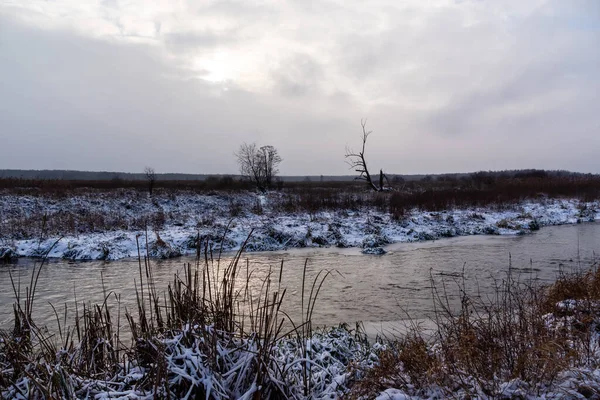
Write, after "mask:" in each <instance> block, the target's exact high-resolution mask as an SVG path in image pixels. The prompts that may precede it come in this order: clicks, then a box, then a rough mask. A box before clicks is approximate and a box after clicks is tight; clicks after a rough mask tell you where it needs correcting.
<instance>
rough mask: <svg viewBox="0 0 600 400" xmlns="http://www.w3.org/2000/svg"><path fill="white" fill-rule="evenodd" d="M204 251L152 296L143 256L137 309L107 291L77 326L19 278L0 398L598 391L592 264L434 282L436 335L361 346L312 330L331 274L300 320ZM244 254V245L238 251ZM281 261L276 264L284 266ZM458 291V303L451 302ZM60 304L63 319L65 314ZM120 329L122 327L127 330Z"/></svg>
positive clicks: (277, 287) (275, 280)
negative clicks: (472, 282)
mask: <svg viewBox="0 0 600 400" xmlns="http://www.w3.org/2000/svg"><path fill="white" fill-rule="evenodd" d="M204 248H205V251H204V253H202V254H200V253H199V254H198V255H199V257H198V258H197V262H196V264H195V265H194V264H188V265H186V268H185V269H184V271H183V276H181V275H176V276H174V278H173V282H172V284H171V285H170V286H169V287H168V290H167V291H166V293H157V292H156V290H155V288H154V284H153V278H152V274H153V272H152V265H151V264H150V263H149V262H148V259H147V258H142V257H140V258H139V270H138V271H136V275H137V276H138V279H136V287H135V288H134V289H133V290H135V291H136V293H137V298H138V302H137V309H136V310H124V314H125V318H124V319H125V320H126V321H127V322H128V323H127V327H121V325H122V324H121V319H122V318H121V310H120V309H119V308H118V307H116V311H115V307H114V304H113V305H111V304H110V303H111V302H114V301H115V300H116V301H117V305H118V296H117V295H115V294H114V293H106V295H105V301H104V302H103V303H102V304H98V305H90V304H83V305H82V306H78V309H77V310H76V315H77V318H76V321H75V324H74V325H73V326H71V327H68V326H67V324H66V322H64V320H63V322H62V323H59V330H58V332H56V333H50V332H48V331H47V330H46V329H45V328H43V327H38V326H36V325H35V322H34V321H33V320H32V317H31V315H32V310H33V307H34V304H35V300H36V299H35V287H36V283H37V276H38V275H39V271H40V269H41V268H44V264H43V263H42V264H41V265H40V266H38V267H36V268H35V269H34V270H33V271H32V277H31V280H30V282H29V285H28V286H27V287H26V288H25V290H24V293H25V294H24V295H21V292H22V288H21V287H20V285H19V283H18V282H15V284H14V290H15V304H14V315H15V320H14V328H13V329H12V330H10V331H1V332H0V338H1V339H0V391H1V393H2V397H3V398H11V399H12V398H16V399H31V398H33V399H36V398H47V399H50V398H65V399H72V398H96V399H108V398H120V399H132V398H134V399H151V398H172V399H191V398H194V399H196V398H199V399H230V398H241V399H261V398H265V399H267V398H269V399H270V398H273V399H277V398H282V399H283V398H293V399H309V398H310V399H313V398H315V399H316V398H327V399H332V398H338V397H344V398H350V399H352V398H356V399H358V398H364V399H366V398H378V399H407V398H415V399H421V398H422V399H431V398H438V399H439V398H464V399H471V398H482V399H499V398H507V399H509V398H518V399H526V398H565V399H566V398H598V397H599V396H600V351H599V350H600V349H599V347H598V346H599V335H598V329H597V327H598V326H599V324H598V323H599V321H600V318H599V315H600V313H599V312H600V271H599V270H598V269H597V265H593V266H592V267H591V268H590V269H589V270H588V271H579V272H575V273H568V274H567V273H565V274H561V275H560V276H558V278H557V281H556V282H555V283H554V284H552V285H550V286H548V287H538V286H536V285H535V282H534V281H531V280H528V279H527V278H526V277H525V278H523V277H522V276H519V275H516V273H515V272H514V271H511V270H509V271H508V273H507V275H506V276H505V278H504V279H502V280H501V281H498V282H497V286H496V291H495V295H493V296H488V297H483V296H480V295H478V293H468V292H467V290H466V284H465V281H464V278H463V276H456V277H451V278H447V277H446V278H445V279H446V280H445V281H436V280H434V278H433V277H432V281H431V287H432V300H433V302H434V304H435V310H436V312H435V314H434V315H433V317H432V319H433V322H434V323H435V326H436V330H434V331H433V333H428V334H424V333H423V332H422V331H421V329H420V327H419V326H418V325H417V324H416V323H415V324H414V325H413V328H412V329H411V330H409V332H408V333H406V334H405V335H403V336H400V337H396V338H388V339H385V340H384V339H379V340H377V341H375V342H374V343H373V342H369V341H368V340H367V338H366V336H365V335H364V333H362V331H361V330H360V329H358V328H357V329H356V330H351V329H349V328H348V327H347V326H341V327H338V328H332V329H327V330H318V329H313V327H312V326H311V314H312V310H313V309H314V307H316V306H318V305H315V304H316V301H317V298H318V294H319V290H320V289H321V288H322V286H321V285H322V283H323V280H324V279H335V274H333V276H330V275H331V274H330V273H328V272H327V271H324V272H322V273H321V274H319V275H317V276H316V277H307V276H305V277H304V282H305V283H304V284H303V288H302V292H301V297H302V298H301V300H300V301H301V303H302V309H303V313H302V319H301V321H291V320H290V319H289V318H288V317H287V314H286V313H285V310H282V309H281V304H282V300H283V298H284V297H285V294H286V290H285V288H284V287H283V282H281V270H277V269H275V270H272V271H271V273H269V274H268V275H267V276H266V277H265V278H264V279H263V282H262V285H261V286H260V288H259V289H258V290H257V289H254V290H253V289H252V287H251V286H250V285H249V284H248V282H249V280H250V277H251V275H252V273H253V272H252V270H251V269H250V266H249V265H248V264H245V263H243V262H240V256H241V251H240V252H239V253H238V254H237V256H236V257H234V259H233V260H232V261H231V262H227V263H223V264H222V263H221V261H220V257H218V255H213V254H211V253H210V251H209V250H208V249H207V248H208V247H204ZM242 248H243V247H242ZM281 268H283V264H282V265H281ZM456 293H458V294H459V296H460V299H461V302H460V307H459V309H458V310H457V309H454V308H452V307H451V306H450V302H449V298H450V296H451V295H454V294H456ZM60 314H61V313H60V311H59V310H56V317H57V321H60V320H61V317H60ZM123 329H127V330H128V334H125V332H124V331H123Z"/></svg>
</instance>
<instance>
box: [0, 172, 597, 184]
mask: <svg viewBox="0 0 600 400" xmlns="http://www.w3.org/2000/svg"><path fill="white" fill-rule="evenodd" d="M586 175H587V176H590V175H592V174H583V173H579V172H569V171H563V170H556V171H546V170H537V169H525V170H505V171H480V172H472V173H444V174H387V177H388V178H389V179H390V180H391V181H394V182H399V181H420V180H425V181H431V180H437V181H444V180H447V181H450V180H455V179H461V178H470V177H479V178H483V177H491V178H513V177H516V178H518V177H566V176H586ZM0 178H18V179H29V180H66V181H145V180H146V175H145V174H144V173H142V172H140V173H132V172H110V171H71V170H58V169H56V170H24V169H0ZM156 179H157V180H161V181H203V180H207V179H209V180H215V179H217V180H218V179H225V180H230V179H233V180H240V179H241V176H239V175H235V174H182V173H156ZM278 179H280V180H282V181H284V182H348V181H353V180H355V176H353V175H293V176H291V175H289V176H280V177H278Z"/></svg>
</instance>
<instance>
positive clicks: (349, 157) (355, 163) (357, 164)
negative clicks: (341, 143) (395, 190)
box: [346, 119, 389, 192]
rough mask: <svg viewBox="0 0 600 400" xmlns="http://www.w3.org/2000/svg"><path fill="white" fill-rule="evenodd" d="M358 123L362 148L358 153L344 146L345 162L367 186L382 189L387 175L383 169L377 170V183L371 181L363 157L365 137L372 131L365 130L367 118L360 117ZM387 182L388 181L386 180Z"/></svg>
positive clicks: (365, 143)
mask: <svg viewBox="0 0 600 400" xmlns="http://www.w3.org/2000/svg"><path fill="white" fill-rule="evenodd" d="M360 125H361V126H362V149H361V151H359V152H358V153H356V152H354V151H353V150H351V149H350V148H348V147H346V163H347V164H348V165H349V166H350V168H352V169H354V170H355V171H356V172H358V174H359V175H358V177H356V179H361V180H364V181H366V182H367V184H368V185H369V187H370V188H371V189H373V190H375V191H377V192H379V191H381V190H383V189H384V187H385V186H384V181H386V182H387V181H388V179H387V176H386V175H385V174H384V173H383V170H382V169H380V170H379V185H377V184H375V182H373V178H372V176H371V174H370V173H369V168H368V167H367V160H366V158H365V147H366V145H367V138H368V137H369V135H370V134H371V132H372V131H367V120H366V119H361V120H360ZM388 184H389V182H388Z"/></svg>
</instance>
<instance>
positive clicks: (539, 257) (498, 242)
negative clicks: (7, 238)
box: [0, 223, 600, 329]
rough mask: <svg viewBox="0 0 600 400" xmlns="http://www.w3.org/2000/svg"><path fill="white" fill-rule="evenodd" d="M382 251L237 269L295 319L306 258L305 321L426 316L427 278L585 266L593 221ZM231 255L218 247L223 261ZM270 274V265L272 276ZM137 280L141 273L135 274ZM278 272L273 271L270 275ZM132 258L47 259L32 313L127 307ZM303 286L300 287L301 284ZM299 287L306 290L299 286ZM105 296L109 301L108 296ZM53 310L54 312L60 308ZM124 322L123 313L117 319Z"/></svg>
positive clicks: (339, 252)
mask: <svg viewBox="0 0 600 400" xmlns="http://www.w3.org/2000/svg"><path fill="white" fill-rule="evenodd" d="M387 250H388V253H387V254H386V255H384V256H370V255H362V254H360V252H359V250H358V249H298V250H290V251H280V252H265V253H247V254H245V255H244V256H243V262H244V266H243V268H242V275H243V276H245V275H246V273H247V272H246V268H247V271H248V273H249V272H250V271H251V270H254V271H255V272H254V273H253V279H252V280H251V283H252V290H253V291H255V292H258V291H259V290H260V284H261V278H262V277H264V276H265V275H266V274H267V273H268V271H269V269H271V270H276V271H278V270H279V267H280V266H281V262H282V260H283V266H284V267H283V272H282V280H283V285H284V286H285V287H287V289H288V290H287V293H286V298H285V302H284V309H285V310H286V312H288V314H290V315H291V316H292V318H294V319H295V320H296V321H299V320H300V313H301V287H302V274H303V268H304V264H305V262H306V260H308V262H307V264H306V265H307V271H306V275H307V278H308V279H307V286H308V287H310V285H311V284H312V281H313V279H314V277H315V276H316V275H317V274H318V272H319V271H321V270H333V271H336V273H334V274H332V275H331V276H330V277H329V278H328V279H327V281H326V282H325V284H324V285H323V288H322V290H321V292H320V294H319V300H318V303H317V306H316V307H315V312H314V316H313V321H314V323H316V324H317V325H336V324H338V323H340V322H349V323H351V324H352V323H354V322H355V321H375V322H384V321H396V320H400V319H405V318H406V316H407V314H409V315H410V316H411V317H413V318H423V317H426V316H427V315H428V314H429V313H431V311H432V300H431V299H432V285H431V282H432V279H433V281H434V282H435V283H437V284H439V283H440V282H441V281H442V280H444V281H445V282H446V284H447V288H448V290H449V293H450V294H451V296H450V299H451V301H453V300H456V292H455V291H453V285H454V282H456V281H457V280H460V281H461V282H462V274H463V272H464V276H465V279H466V281H465V282H466V285H467V288H468V289H469V290H470V291H472V292H477V291H478V292H480V293H482V294H491V293H492V292H493V291H494V288H495V285H496V284H497V281H498V280H500V279H502V278H503V277H505V276H506V272H507V270H508V268H509V266H510V267H512V268H513V270H514V271H516V272H518V273H519V274H520V279H530V280H532V281H534V280H535V281H541V282H550V281H552V280H553V279H554V278H555V277H556V274H557V272H558V271H559V270H560V269H564V270H571V269H576V268H578V267H587V266H589V265H591V263H592V262H593V261H594V260H595V258H596V253H597V252H598V251H599V250H600V223H589V224H581V225H567V226H558V227H546V228H543V229H541V230H540V231H538V232H535V233H534V234H531V235H525V236H512V237H507V236H502V237H499V236H469V237H459V238H452V239H444V240H439V241H434V242H423V243H412V244H394V245H391V246H389V247H388V248H387ZM231 257H232V254H225V256H224V258H223V260H222V266H224V265H225V264H226V263H227V262H229V260H230V259H231ZM188 262H192V263H195V260H194V259H193V258H179V259H172V260H157V261H152V268H153V275H154V279H155V281H156V289H157V290H158V292H159V293H160V292H162V291H164V290H165V289H166V287H167V284H168V283H169V282H171V281H172V279H173V276H174V275H175V274H176V273H180V274H183V268H184V265H185V263H188ZM33 266H34V261H33V260H28V259H20V260H19V261H18V262H17V263H15V264H10V265H5V266H1V267H0V302H1V303H0V304H1V306H0V326H2V327H3V328H8V327H10V323H11V322H12V303H13V301H14V296H13V289H12V285H11V281H10V276H9V274H12V276H13V279H14V282H15V285H17V286H18V285H20V287H21V291H22V292H23V291H24V288H25V286H29V285H30V279H31V271H32V269H33ZM275 275H276V276H277V275H278V272H277V273H276V274H275ZM143 279H146V278H145V277H144V276H143ZM276 279H277V278H275V280H276ZM139 280H140V276H139V268H138V261H137V260H135V259H134V260H131V259H129V260H121V261H112V262H102V261H93V262H67V261H63V260H59V261H56V260H54V261H50V262H49V263H48V264H47V265H45V266H44V267H43V269H42V270H41V272H40V276H39V282H38V287H37V293H36V305H35V307H34V309H35V312H34V318H36V322H37V323H38V324H40V325H42V324H48V325H49V327H50V329H52V327H55V326H56V321H55V316H54V313H53V311H52V308H51V307H50V305H49V303H52V304H53V305H54V306H55V307H57V308H59V309H61V310H63V305H64V304H66V306H67V314H68V318H72V316H73V315H74V312H75V298H76V299H77V301H79V302H81V301H86V302H88V301H89V302H101V301H103V298H104V293H110V292H114V293H117V294H119V295H120V298H121V311H122V312H124V310H125V309H127V310H130V311H133V310H135V308H136V294H135V284H136V283H139ZM308 290H309V289H307V291H308ZM307 295H308V294H307ZM113 301H114V300H113ZM61 318H62V311H61ZM122 320H124V319H122Z"/></svg>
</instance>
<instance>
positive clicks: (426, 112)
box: [0, 0, 600, 175]
mask: <svg viewBox="0 0 600 400" xmlns="http://www.w3.org/2000/svg"><path fill="white" fill-rule="evenodd" d="M363 118H366V119H367V129H368V130H370V131H372V133H371V135H370V136H369V138H368V141H367V145H366V152H365V155H366V159H367V162H368V165H369V167H370V168H371V169H372V170H373V171H375V172H377V171H379V169H380V168H382V169H383V170H384V171H386V172H388V173H402V174H412V173H445V172H447V173H451V172H471V171H480V170H504V169H521V168H543V169H565V170H571V171H578V172H592V173H600V1H598V0H589V1H584V0H572V1H564V0H555V1H547V0H528V1H523V0H506V1H502V0H497V1H496V0H494V1H491V0H489V1H487V0H462V1H456V0H454V1H449V0H431V1H422V0H404V1H402V0H393V1H386V0H372V1H368V2H366V1H363V0H314V1H311V0H259V1H252V0H245V1H244V0H223V1H191V0H190V1H181V0H152V1H147V0H126V1H122V0H103V1H92V0H55V1H53V0H44V1H35V0H31V1H28V0H0V149H1V153H0V169H71V170H92V171H124V172H141V171H143V169H144V167H145V166H151V167H153V168H154V169H155V170H156V171H157V172H159V173H160V172H181V173H204V174H231V173H237V171H238V167H237V164H236V158H235V156H234V153H235V152H236V151H237V150H238V148H239V146H240V145H241V144H242V143H252V142H255V143H257V144H258V145H272V146H274V147H276V148H277V149H278V151H279V154H280V155H281V157H282V158H283V162H282V163H281V165H280V173H281V174H283V175H321V174H323V175H347V174H352V170H351V169H349V167H348V165H347V164H346V163H345V161H346V160H345V157H344V155H345V153H346V148H347V147H348V148H351V149H354V150H357V149H359V148H360V145H361V119H363Z"/></svg>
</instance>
